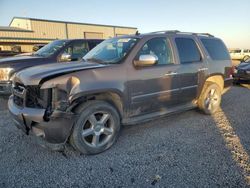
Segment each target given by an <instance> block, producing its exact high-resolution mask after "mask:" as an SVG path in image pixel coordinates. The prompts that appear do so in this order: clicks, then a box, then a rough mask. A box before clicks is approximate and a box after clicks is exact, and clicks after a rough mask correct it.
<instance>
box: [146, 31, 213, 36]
mask: <svg viewBox="0 0 250 188" xmlns="http://www.w3.org/2000/svg"><path fill="white" fill-rule="evenodd" d="M155 33H164V34H168V33H170V34H171V33H173V34H187V35H201V36H208V37H214V35H211V34H209V33H193V32H181V31H179V30H163V31H155V32H150V33H149V34H155Z"/></svg>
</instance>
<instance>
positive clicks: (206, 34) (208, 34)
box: [196, 33, 214, 37]
mask: <svg viewBox="0 0 250 188" xmlns="http://www.w3.org/2000/svg"><path fill="white" fill-rule="evenodd" d="M196 34H197V35H204V36H209V37H214V35H211V34H210V33H196Z"/></svg>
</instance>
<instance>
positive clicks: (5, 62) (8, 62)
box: [0, 56, 43, 67]
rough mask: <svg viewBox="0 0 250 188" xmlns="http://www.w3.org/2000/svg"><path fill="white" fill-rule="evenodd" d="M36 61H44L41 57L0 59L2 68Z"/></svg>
mask: <svg viewBox="0 0 250 188" xmlns="http://www.w3.org/2000/svg"><path fill="white" fill-rule="evenodd" d="M35 59H43V57H39V56H13V57H6V58H2V59H0V67H9V66H10V67H11V65H14V64H17V63H23V62H28V61H34V60H35Z"/></svg>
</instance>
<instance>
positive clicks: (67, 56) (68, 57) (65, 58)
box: [60, 53, 72, 62]
mask: <svg viewBox="0 0 250 188" xmlns="http://www.w3.org/2000/svg"><path fill="white" fill-rule="evenodd" d="M71 58H72V57H71V55H70V54H68V53H63V54H62V55H61V57H60V61H63V62H65V61H71Z"/></svg>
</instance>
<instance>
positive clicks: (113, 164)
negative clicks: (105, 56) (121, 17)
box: [0, 87, 250, 187]
mask: <svg viewBox="0 0 250 188" xmlns="http://www.w3.org/2000/svg"><path fill="white" fill-rule="evenodd" d="M3 103H4V102H3V101H2V105H1V111H0V187H247V183H246V182H247V181H246V180H245V179H246V178H248V177H247V176H248V175H250V166H249V157H248V155H250V137H249V135H250V125H249V121H250V116H249V111H248V109H249V105H250V91H249V89H247V88H245V87H233V88H232V89H231V90H230V91H229V92H227V93H226V94H225V95H224V97H223V102H222V111H220V112H218V113H216V114H215V116H214V117H212V116H206V115H203V114H201V113H199V112H198V111H197V110H191V111H188V112H184V113H181V114H176V115H173V116H169V117H165V118H162V119H158V120H156V121H152V122H149V123H144V124H141V125H136V126H126V127H125V128H124V129H123V131H122V133H121V135H120V138H119V139H118V142H117V143H116V144H115V145H114V146H113V147H112V148H111V149H110V150H108V151H106V152H104V153H102V154H99V155H95V156H85V155H80V154H79V153H77V152H75V151H73V150H72V149H71V148H70V147H68V148H67V149H66V151H65V152H63V153H62V152H61V153H60V152H52V151H49V150H48V149H46V148H42V147H40V146H39V145H37V143H36V142H35V139H34V138H33V137H28V136H26V135H25V134H23V133H22V132H21V131H20V130H18V129H17V128H16V127H15V126H14V124H13V123H12V120H11V118H10V116H9V114H8V111H7V110H6V109H4V105H6V104H3Z"/></svg>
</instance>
